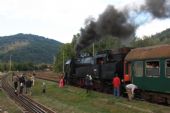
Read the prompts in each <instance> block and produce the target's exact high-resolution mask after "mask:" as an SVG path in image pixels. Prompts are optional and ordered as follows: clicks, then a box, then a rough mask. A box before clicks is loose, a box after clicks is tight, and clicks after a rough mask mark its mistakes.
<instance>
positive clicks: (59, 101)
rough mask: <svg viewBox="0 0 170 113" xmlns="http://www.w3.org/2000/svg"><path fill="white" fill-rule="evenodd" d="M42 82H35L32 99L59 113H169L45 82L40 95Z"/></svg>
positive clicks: (140, 103) (168, 108)
mask: <svg viewBox="0 0 170 113" xmlns="http://www.w3.org/2000/svg"><path fill="white" fill-rule="evenodd" d="M42 82H43V80H37V81H36V83H35V86H34V87H33V95H32V97H33V98H34V99H35V100H37V101H39V102H40V103H42V104H43V105H46V106H48V107H49V108H51V109H53V110H54V111H57V112H59V113H149V112H151V113H152V112H153V113H169V112H170V107H165V106H161V105H157V104H151V103H147V102H141V101H136V100H133V101H131V102H129V101H127V99H124V98H122V97H119V98H116V97H114V96H113V95H107V94H102V93H98V92H93V91H92V92H90V93H89V94H87V93H86V90H84V89H80V88H76V87H71V86H65V87H64V88H58V85H57V84H56V83H55V82H49V81H46V84H47V92H46V94H42V93H41V90H42V87H41V85H42Z"/></svg>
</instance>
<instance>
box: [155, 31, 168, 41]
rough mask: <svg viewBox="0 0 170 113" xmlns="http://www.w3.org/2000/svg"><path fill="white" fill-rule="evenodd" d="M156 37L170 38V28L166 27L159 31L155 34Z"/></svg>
mask: <svg viewBox="0 0 170 113" xmlns="http://www.w3.org/2000/svg"><path fill="white" fill-rule="evenodd" d="M153 37H155V38H160V39H161V40H165V39H167V38H168V39H169V38H170V28H169V29H166V30H164V31H162V32H160V33H157V34H156V35H153Z"/></svg>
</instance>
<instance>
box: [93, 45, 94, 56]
mask: <svg viewBox="0 0 170 113" xmlns="http://www.w3.org/2000/svg"><path fill="white" fill-rule="evenodd" d="M93 56H94V43H93Z"/></svg>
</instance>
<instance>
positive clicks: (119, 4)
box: [0, 0, 170, 43]
mask: <svg viewBox="0 0 170 113" xmlns="http://www.w3.org/2000/svg"><path fill="white" fill-rule="evenodd" d="M127 4H129V5H132V6H138V5H140V4H143V0H0V36H8V35H14V34H17V33H25V34H35V35H40V36H44V37H46V38H50V39H55V40H57V41H60V42H63V43H70V42H71V41H72V38H73V35H74V34H77V33H79V32H80V28H81V27H84V22H85V19H86V18H88V17H91V16H92V17H94V18H95V19H97V18H98V16H99V15H100V14H101V13H102V12H104V10H105V9H106V7H107V6H108V5H113V6H115V7H116V8H117V9H121V8H123V7H124V6H126V5H127ZM167 28H170V19H164V20H160V19H153V20H152V21H148V22H146V23H145V24H143V25H142V26H140V27H139V28H138V29H137V31H136V36H138V37H143V36H150V35H153V34H155V33H158V32H161V31H163V30H165V29H167Z"/></svg>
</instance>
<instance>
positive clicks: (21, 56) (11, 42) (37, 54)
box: [0, 34, 62, 63]
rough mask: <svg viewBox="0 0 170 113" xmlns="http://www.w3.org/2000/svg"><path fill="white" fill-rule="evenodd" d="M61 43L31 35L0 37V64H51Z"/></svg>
mask: <svg viewBox="0 0 170 113" xmlns="http://www.w3.org/2000/svg"><path fill="white" fill-rule="evenodd" d="M60 45H62V43H61V42H58V41H55V40H52V39H48V38H45V37H42V36H37V35H32V34H16V35H11V36H4V37H0V62H9V60H10V56H11V60H12V62H18V63H19V62H22V63H24V62H31V63H52V62H53V58H54V56H55V55H56V53H57V52H58V50H59V46H60Z"/></svg>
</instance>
